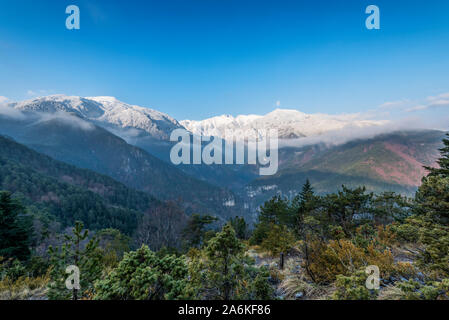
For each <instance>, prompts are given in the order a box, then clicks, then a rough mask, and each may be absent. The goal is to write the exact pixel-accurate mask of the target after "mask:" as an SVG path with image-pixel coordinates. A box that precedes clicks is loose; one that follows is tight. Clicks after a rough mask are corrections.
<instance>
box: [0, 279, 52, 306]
mask: <svg viewBox="0 0 449 320" xmlns="http://www.w3.org/2000/svg"><path fill="white" fill-rule="evenodd" d="M48 282H49V276H48V275H46V276H43V277H37V278H29V277H20V278H19V279H17V280H16V281H11V280H10V279H8V278H5V279H3V280H2V281H0V300H45V299H46V293H47V285H48Z"/></svg>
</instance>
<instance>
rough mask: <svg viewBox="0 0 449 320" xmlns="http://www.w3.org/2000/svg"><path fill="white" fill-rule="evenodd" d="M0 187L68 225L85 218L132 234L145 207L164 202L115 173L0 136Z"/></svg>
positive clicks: (88, 222)
mask: <svg viewBox="0 0 449 320" xmlns="http://www.w3.org/2000/svg"><path fill="white" fill-rule="evenodd" d="M0 189H1V190H8V191H11V192H13V193H15V194H16V196H21V197H23V198H24V199H25V202H26V204H27V205H34V206H36V207H37V208H39V209H41V210H45V211H47V212H48V213H50V214H51V215H52V216H54V217H56V218H57V220H58V221H60V222H62V224H63V225H73V223H74V222H75V220H81V221H83V222H84V223H85V224H86V226H87V227H88V228H90V229H101V228H107V227H112V228H117V229H119V230H121V231H122V232H125V233H127V234H131V233H132V232H133V230H135V229H136V227H137V224H138V221H139V219H140V217H141V215H142V213H143V212H146V211H148V210H150V209H152V208H155V207H157V206H161V205H162V203H161V202H160V201H159V200H156V199H155V198H153V197H152V196H150V195H148V194H146V193H144V192H140V191H136V190H133V189H130V188H127V187H126V186H125V185H123V184H121V183H119V182H117V181H115V180H113V179H112V178H110V177H107V176H104V175H100V174H98V173H95V172H93V171H90V170H84V169H79V168H76V167H74V166H71V165H69V164H66V163H63V162H60V161H56V160H54V159H52V158H50V157H48V156H46V155H43V154H40V153H38V152H35V151H33V150H31V149H29V148H27V147H25V146H23V145H21V144H19V143H17V142H15V141H13V140H11V139H9V138H6V137H3V136H0Z"/></svg>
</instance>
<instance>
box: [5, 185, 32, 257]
mask: <svg viewBox="0 0 449 320" xmlns="http://www.w3.org/2000/svg"><path fill="white" fill-rule="evenodd" d="M23 210H24V207H23V206H22V205H21V204H20V203H19V202H18V201H16V200H14V199H12V197H11V194H10V193H9V192H4V191H0V257H4V258H12V259H19V260H27V259H28V258H29V256H30V249H29V246H30V237H31V232H32V229H31V222H30V220H29V219H27V217H26V216H24V215H23Z"/></svg>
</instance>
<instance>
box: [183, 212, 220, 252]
mask: <svg viewBox="0 0 449 320" xmlns="http://www.w3.org/2000/svg"><path fill="white" fill-rule="evenodd" d="M215 221H217V218H215V217H212V216H209V215H199V214H193V215H192V216H191V217H190V219H189V221H188V223H187V226H186V228H185V229H184V230H183V238H184V240H185V241H186V242H187V244H188V246H189V247H195V248H199V247H200V246H201V245H202V244H203V242H204V236H205V233H206V230H205V229H206V226H207V225H209V224H211V223H213V222H215Z"/></svg>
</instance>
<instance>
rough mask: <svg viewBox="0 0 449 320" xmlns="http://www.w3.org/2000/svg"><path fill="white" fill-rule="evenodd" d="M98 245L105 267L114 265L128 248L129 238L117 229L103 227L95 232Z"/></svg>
mask: <svg viewBox="0 0 449 320" xmlns="http://www.w3.org/2000/svg"><path fill="white" fill-rule="evenodd" d="M96 237H97V239H98V244H99V247H100V248H101V249H102V251H103V252H102V256H103V258H102V260H103V265H104V266H105V267H115V266H116V265H117V264H118V263H119V261H120V260H121V259H122V258H123V254H124V253H125V252H128V251H129V250H130V243H131V238H130V237H128V236H126V235H124V234H122V233H121V232H120V231H119V230H117V229H112V228H109V229H103V230H100V231H98V232H97V233H96Z"/></svg>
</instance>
